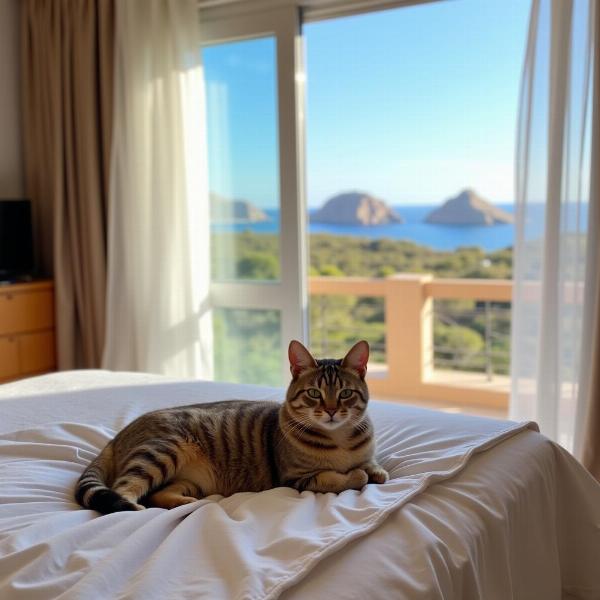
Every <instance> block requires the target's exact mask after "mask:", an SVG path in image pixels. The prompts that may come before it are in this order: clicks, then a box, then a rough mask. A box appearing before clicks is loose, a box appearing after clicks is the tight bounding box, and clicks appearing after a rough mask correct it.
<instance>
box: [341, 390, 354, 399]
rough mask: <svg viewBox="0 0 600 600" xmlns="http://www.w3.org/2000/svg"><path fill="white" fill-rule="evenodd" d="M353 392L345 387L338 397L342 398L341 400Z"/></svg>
mask: <svg viewBox="0 0 600 600" xmlns="http://www.w3.org/2000/svg"><path fill="white" fill-rule="evenodd" d="M353 393H354V390H351V389H349V388H346V389H344V390H342V391H341V392H340V398H342V400H344V399H345V398H350V396H352V394H353Z"/></svg>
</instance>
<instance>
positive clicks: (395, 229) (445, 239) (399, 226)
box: [212, 204, 514, 252]
mask: <svg viewBox="0 0 600 600" xmlns="http://www.w3.org/2000/svg"><path fill="white" fill-rule="evenodd" d="M498 206H499V207H500V208H503V209H504V210H506V211H507V212H511V213H512V212H513V204H499V205H498ZM435 208H437V206H436V205H431V206H427V205H419V206H416V205H415V206H407V205H402V206H395V207H394V209H395V210H396V211H397V212H398V213H399V214H400V215H402V217H403V218H404V221H405V222H404V223H394V224H391V225H379V226H374V227H364V226H358V225H357V226H346V225H326V224H324V223H312V222H310V223H309V227H308V230H309V234H314V233H328V234H331V235H349V236H355V237H366V238H369V239H379V238H388V239H393V240H408V241H411V242H415V243H417V244H420V245H423V246H429V247H430V248H434V249H435V250H455V249H456V248H459V247H460V246H478V247H480V248H482V249H483V250H486V251H488V252H491V251H494V250H500V249H502V248H508V247H509V246H512V245H513V240H514V225H512V224H504V225H494V226H491V227H483V226H482V227H479V226H464V225H463V226H457V225H432V224H429V223H425V218H426V216H427V215H428V214H429V213H430V212H431V211H432V210H434V209H435ZM265 212H266V213H267V214H268V215H269V216H270V217H271V220H270V221H265V222H263V223H239V224H234V225H231V224H222V223H221V224H214V225H213V226H212V230H213V231H214V232H223V231H253V232H255V233H278V232H279V211H278V210H266V211H265ZM310 212H311V213H312V212H313V211H312V210H311V211H310Z"/></svg>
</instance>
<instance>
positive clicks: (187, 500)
mask: <svg viewBox="0 0 600 600" xmlns="http://www.w3.org/2000/svg"><path fill="white" fill-rule="evenodd" d="M193 502H198V498H194V497H193V496H177V497H175V498H173V499H172V500H171V502H170V506H169V507H168V508H176V507H177V506H183V505H184V504H192V503H193Z"/></svg>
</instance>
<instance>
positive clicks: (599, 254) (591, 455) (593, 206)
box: [580, 8, 600, 481]
mask: <svg viewBox="0 0 600 600" xmlns="http://www.w3.org/2000/svg"><path fill="white" fill-rule="evenodd" d="M594 24H595V27H596V31H600V10H598V9H597V8H596V12H595V14H594ZM593 78H594V88H595V93H594V100H593V121H592V123H593V124H592V159H591V162H592V168H591V181H590V208H589V211H590V215H589V221H590V222H589V229H590V230H593V231H596V232H600V35H599V36H597V38H596V43H595V46H594V74H593ZM587 264H588V272H587V274H586V287H587V289H586V298H585V315H584V318H585V319H586V322H587V323H588V327H586V328H585V330H584V333H583V340H582V342H583V345H584V348H585V347H586V343H587V342H588V339H589V343H588V344H587V346H588V347H591V348H592V352H590V353H589V356H586V357H584V360H583V364H582V367H583V368H582V372H583V375H584V378H583V381H582V386H581V390H580V393H581V396H582V400H583V402H584V406H585V407H586V410H585V412H584V415H583V416H584V418H585V428H584V431H585V437H584V440H583V448H582V449H581V452H580V454H581V457H582V461H583V464H584V465H585V466H586V467H587V468H588V470H589V471H590V473H591V474H592V475H593V476H594V477H595V478H596V479H597V480H598V481H600V240H599V236H598V235H596V236H593V237H590V239H589V241H588V246H587ZM586 338H588V339H586Z"/></svg>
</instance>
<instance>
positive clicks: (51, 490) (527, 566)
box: [0, 371, 600, 600]
mask: <svg viewBox="0 0 600 600" xmlns="http://www.w3.org/2000/svg"><path fill="white" fill-rule="evenodd" d="M282 394H283V392H282V391H281V390H280V389H274V388H264V387H258V386H240V385H232V384H222V383H210V382H198V381H173V380H170V379H166V378H164V377H160V376H154V375H146V374H133V373H110V372H106V371H77V372H64V373H56V374H52V375H47V376H42V377H37V378H32V379H29V380H24V381H20V382H16V383H12V384H5V385H3V386H0V598H2V599H3V600H12V599H27V600H34V599H38V598H40V599H44V600H46V599H49V598H61V599H75V598H81V599H85V600H91V599H96V598H97V599H102V600H105V599H109V598H144V599H153V598H157V599H158V598H159V599H161V600H162V599H170V598H173V599H184V598H207V599H210V600H219V599H226V600H242V599H244V600H258V599H267V598H268V599H274V598H282V599H285V600H292V599H294V600H299V599H308V598H310V599H311V600H312V599H316V600H320V599H328V600H333V599H342V598H343V599H373V600H384V599H386V600H389V599H395V598H399V599H400V598H402V599H404V598H406V599H409V600H420V599H438V598H439V599H444V600H452V599H457V600H458V599H460V600H468V599H470V598H482V599H485V600H495V599H498V600H506V599H509V598H515V599H521V598H523V599H525V598H526V599H532V600H552V599H554V598H582V599H589V600H598V599H599V598H600V485H598V484H597V483H596V482H595V480H593V479H592V478H591V477H590V476H589V475H588V474H587V472H586V471H585V470H584V469H583V468H582V467H581V466H580V465H579V464H578V463H577V462H576V461H575V460H574V459H573V458H572V457H571V456H570V455H569V454H568V453H567V452H565V451H564V450H562V449H561V448H560V447H559V446H557V445H555V444H553V443H552V442H550V441H549V440H547V439H546V438H544V437H543V436H541V435H540V434H539V433H538V432H537V430H536V427H535V424H532V423H513V422H510V421H501V420H494V419H486V418H480V417H472V416H464V415H454V414H445V413H441V412H436V411H429V410H423V409H418V408H414V407H410V406H402V405H396V404H391V403H378V402H373V403H372V405H371V406H370V409H369V410H370V413H371V416H372V418H373V421H374V423H375V427H376V431H377V439H378V456H379V459H380V462H381V463H382V465H383V466H384V467H386V468H387V469H388V471H389V472H390V475H391V479H390V481H389V482H388V483H387V484H385V485H381V486H377V485H368V486H366V487H365V488H364V489H363V490H362V491H360V492H358V491H346V492H344V493H342V494H340V495H334V494H314V493H312V492H303V493H301V494H299V493H298V492H296V491H294V490H291V489H288V488H277V489H273V490H269V491H266V492H261V493H259V494H252V493H243V494H236V495H234V496H232V497H229V498H222V497H218V496H212V497H209V498H205V499H202V500H199V501H198V502H196V503H194V504H189V505H185V506H181V507H178V508H176V509H173V510H170V511H167V510H164V509H159V508H152V509H148V510H145V511H140V512H135V513H116V514H112V515H105V516H100V515H99V514H98V513H95V512H94V511H90V510H84V509H81V508H80V507H79V506H78V505H77V504H75V503H74V500H73V487H74V484H75V481H76V480H77V478H78V476H79V475H80V474H81V472H82V471H83V469H84V467H85V465H86V464H87V463H88V462H89V461H90V460H91V459H92V458H93V457H94V456H95V455H96V454H97V453H98V451H99V450H100V448H102V446H103V445H104V444H105V443H106V442H107V441H108V440H109V439H110V438H111V437H112V436H113V435H114V433H115V432H116V431H117V430H119V429H120V428H122V427H123V426H124V425H125V424H127V423H128V422H130V421H131V420H132V419H134V418H135V417H136V416H138V415H139V414H141V413H143V412H146V411H148V410H151V409H155V408H159V407H166V406H176V405H181V404H191V403H196V402H204V401H214V400H224V399H233V398H245V399H251V400H256V399H271V400H272V399H275V400H281V399H282Z"/></svg>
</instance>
